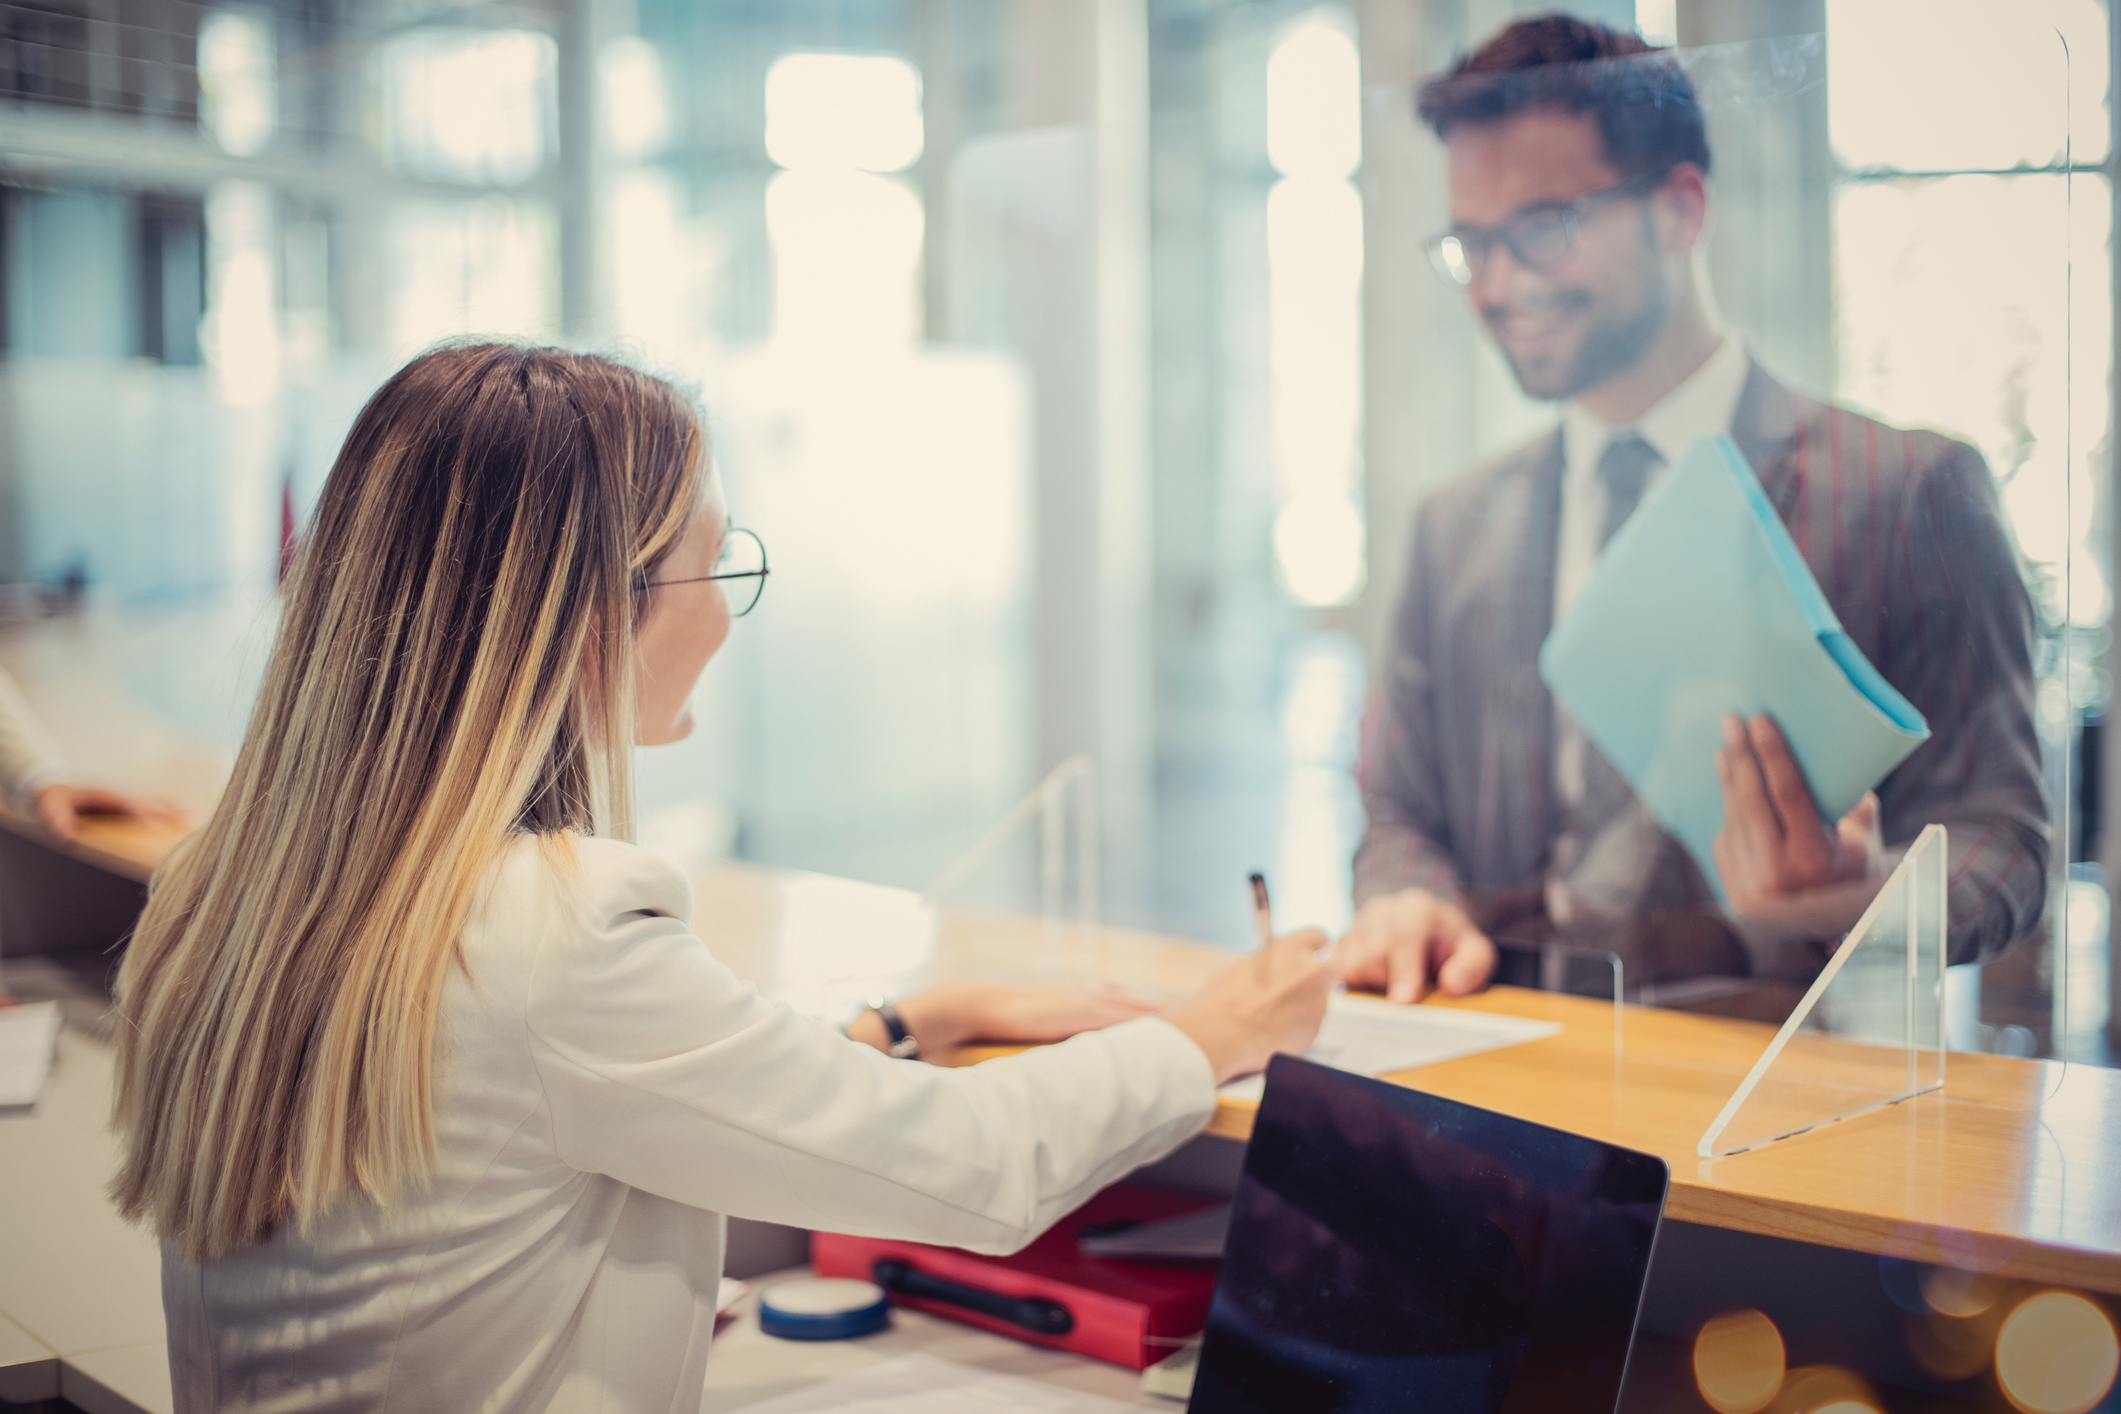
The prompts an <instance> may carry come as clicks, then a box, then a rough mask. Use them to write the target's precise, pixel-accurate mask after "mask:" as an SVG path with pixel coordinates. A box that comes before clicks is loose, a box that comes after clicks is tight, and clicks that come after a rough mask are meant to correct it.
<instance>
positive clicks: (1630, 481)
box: [1598, 432, 1664, 549]
mask: <svg viewBox="0 0 2121 1414" xmlns="http://www.w3.org/2000/svg"><path fill="white" fill-rule="evenodd" d="M1663 465H1664V458H1663V457H1660V456H1658V455H1657V449H1656V448H1655V447H1652V446H1651V445H1650V444H1649V443H1648V442H1645V441H1643V440H1642V438H1641V437H1640V436H1639V435H1637V434H1636V433H1633V432H1622V433H1619V434H1617V435H1616V436H1615V437H1614V438H1613V440H1612V441H1610V442H1608V443H1606V448H1605V451H1604V453H1603V454H1601V455H1600V456H1599V458H1598V481H1599V484H1600V485H1602V486H1603V487H1605V520H1604V522H1603V523H1602V524H1601V525H1600V526H1599V527H1598V547H1599V548H1600V549H1604V548H1605V543H1606V541H1608V540H1611V539H1612V538H1613V532H1614V531H1616V530H1618V529H1620V523H1621V522H1622V521H1624V520H1626V519H1627V518H1628V517H1629V516H1630V515H1633V514H1634V512H1635V507H1636V505H1637V503H1638V502H1640V501H1641V500H1642V488H1643V487H1645V486H1647V485H1649V484H1650V474H1651V473H1652V472H1654V471H1656V470H1657V468H1658V467H1660V466H1663Z"/></svg>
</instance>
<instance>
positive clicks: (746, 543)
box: [633, 526, 766, 619]
mask: <svg viewBox="0 0 2121 1414" xmlns="http://www.w3.org/2000/svg"><path fill="white" fill-rule="evenodd" d="M710 579H720V580H735V581H738V582H737V583H734V584H731V585H730V586H729V587H728V588H726V589H724V590H723V591H722V592H723V593H724V594H725V595H727V596H728V598H729V614H730V617H732V618H738V619H740V618H742V617H744V615H746V614H748V613H750V612H751V611H752V609H753V608H754V607H755V606H756V605H757V604H758V602H759V595H760V594H762V593H764V592H765V589H766V543H765V542H764V541H763V540H760V539H759V538H758V536H756V535H754V534H752V533H751V532H750V531H748V530H745V529H743V528H741V527H739V526H731V527H730V528H729V533H728V534H726V535H724V536H723V537H722V554H721V558H719V559H717V560H716V561H715V562H714V573H713V574H698V575H694V576H693V577H692V578H690V579H650V580H643V581H641V582H640V583H638V584H636V585H634V586H633V587H634V588H635V589H661V588H662V587H663V586H664V585H667V584H704V583H705V582H706V581H708V580H710Z"/></svg>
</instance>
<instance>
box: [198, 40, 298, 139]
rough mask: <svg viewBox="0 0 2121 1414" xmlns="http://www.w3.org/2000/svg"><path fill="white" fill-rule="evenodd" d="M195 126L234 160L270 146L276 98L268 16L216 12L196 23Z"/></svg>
mask: <svg viewBox="0 0 2121 1414" xmlns="http://www.w3.org/2000/svg"><path fill="white" fill-rule="evenodd" d="M199 126H200V127H202V128H204V129H205V130H206V133H207V135H208V136H209V137H211V138H212V139H213V140H214V141H215V142H217V143H219V144H220V146H221V150H222V151H224V152H230V153H234V154H235V155H236V156H238V157H250V156H253V155H255V154H257V153H260V152H263V151H264V150H265V149H266V148H267V147H268V146H270V145H271V143H272V140H273V137H274V135H275V134H277V133H278V132H279V130H280V97H279V77H278V65H277V61H276V57H275V53H274V46H273V32H272V17H271V16H270V15H268V14H262V13H259V12H257V11H253V10H216V11H214V12H213V13H212V14H209V15H208V16H207V17H206V18H205V19H204V20H202V21H201V22H200V24H199Z"/></svg>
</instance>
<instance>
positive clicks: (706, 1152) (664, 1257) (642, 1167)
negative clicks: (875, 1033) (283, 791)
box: [162, 838, 1215, 1414]
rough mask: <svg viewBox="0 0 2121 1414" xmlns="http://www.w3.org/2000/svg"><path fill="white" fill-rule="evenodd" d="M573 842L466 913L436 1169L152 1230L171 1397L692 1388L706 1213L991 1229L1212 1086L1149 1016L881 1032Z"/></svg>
mask: <svg viewBox="0 0 2121 1414" xmlns="http://www.w3.org/2000/svg"><path fill="white" fill-rule="evenodd" d="M565 853H566V851H565V850H555V849H554V848H553V847H552V846H550V845H545V846H541V845H540V844H539V843H538V842H537V841H535V840H532V839H528V838H526V839H522V840H519V841H517V842H516V843H515V844H514V845H513V846H512V847H511V848H510V850H509V852H508V855H507V857H506V859H505V860H504V861H503V863H502V865H501V867H500V870H499V872H498V874H497V876H496V878H495V880H494V882H493V885H492V887H491V888H490V890H489V891H488V892H487V894H486V895H485V896H484V898H483V899H482V901H481V903H480V905H479V906H478V908H477V909H476V910H475V912H474V916H473V918H472V920H471V922H470V925H469V927H468V928H467V929H466V931H465V934H464V944H463V960H464V964H465V966H464V968H463V969H461V970H458V971H455V972H453V974H452V977H451V980H450V982H449V984H448V986H447V990H446V993H445V997H444V1005H443V1013H442V1020H441V1027H440V1032H439V1049H438V1059H439V1065H438V1074H437V1081H436V1094H435V1119H436V1125H437V1128H438V1132H439V1141H440V1155H439V1163H438V1165H437V1167H436V1170H435V1173H434V1177H433V1180H432V1182H430V1183H428V1184H427V1185H426V1186H424V1187H423V1188H421V1189H420V1190H419V1191H417V1192H414V1193H412V1194H410V1195H408V1196H406V1197H405V1198H404V1199H403V1200H402V1201H401V1202H400V1203H399V1204H398V1205H397V1206H396V1207H395V1208H394V1209H392V1210H388V1211H386V1210H383V1209H380V1208H378V1207H377V1206H375V1205H374V1204H371V1203H367V1202H361V1203H357V1204H353V1205H350V1206H348V1207H346V1208H343V1209H341V1210H339V1211H335V1212H333V1213H331V1214H329V1215H327V1216H326V1217H324V1218H323V1219H322V1220H321V1221H319V1222H318V1223H317V1224H316V1225H315V1227H314V1228H313V1230H312V1231H311V1233H310V1234H309V1235H308V1236H303V1235H301V1234H299V1233H297V1232H295V1231H292V1230H283V1231H282V1232H281V1233H279V1234H278V1235H277V1236H276V1237H274V1238H273V1239H272V1240H270V1241H268V1242H266V1243H264V1244H262V1245H260V1246H258V1247H255V1248H251V1249H248V1250H246V1251H243V1252H239V1253H236V1254H235V1255H233V1256H230V1257H227V1258H225V1259H222V1260H220V1261H216V1262H213V1263H211V1264H208V1265H206V1266H204V1267H200V1266H194V1265H191V1264H188V1263H186V1262H184V1261H183V1260H182V1259H181V1258H179V1257H177V1256H176V1255H175V1254H174V1252H173V1251H171V1250H169V1249H167V1248H165V1250H164V1253H163V1263H162V1271H163V1277H162V1282H163V1289H162V1295H163V1305H164V1309H165V1310H166V1312H167V1314H168V1318H169V1351H170V1373H171V1376H172V1380H173V1384H174V1388H175V1394H176V1406H177V1409H178V1411H179V1414H205V1411H208V1410H283V1409H285V1410H296V1409H300V1410H382V1409H391V1410H451V1411H471V1410H510V1411H518V1410H520V1411H531V1410H600V1411H607V1414H621V1412H622V1411H624V1412H625V1414H632V1411H650V1410H653V1411H657V1412H658V1414H662V1411H678V1410H682V1411H688V1414H689V1411H692V1410H695V1409H697V1408H698V1407H699V1404H700V1401H701V1397H702V1387H703V1379H704V1373H705V1368H706V1362H707V1344H708V1338H709V1336H710V1335H711V1333H712V1331H713V1329H714V1308H715V1292H716V1288H717V1285H718V1281H719V1278H720V1275H721V1267H722V1215H723V1214H727V1213H734V1214H738V1215H741V1216H744V1217H749V1218H758V1219H764V1220H768V1221H772V1222H779V1223H789V1224H793V1225H795V1226H798V1227H806V1228H816V1229H826V1230H831V1231H839V1232H853V1233H862V1234H868V1235H873V1236H890V1237H901V1238H915V1239H920V1240H923V1241H929V1242H939V1243H949V1244H953V1245H956V1246H961V1247H969V1248H973V1249H975V1250H979V1251H987V1252H1007V1251H1011V1250H1014V1249H1015V1248H1017V1247H1020V1246H1022V1245H1023V1244H1024V1243H1026V1242H1028V1241H1030V1240H1031V1239H1032V1238H1033V1237H1035V1236H1036V1235H1037V1234H1038V1233H1040V1232H1041V1231H1043V1230H1044V1229H1045V1228H1046V1227H1048V1226H1049V1225H1051V1224H1052V1223H1053V1222H1054V1220H1056V1219H1057V1218H1059V1217H1061V1216H1062V1215H1063V1214H1065V1213H1067V1212H1068V1211H1069V1210H1070V1209H1072V1208H1074V1207H1076V1206H1077V1205H1078V1204H1080V1203H1082V1202H1083V1201H1085V1200H1086V1199H1087V1198H1089V1197H1090V1196H1091V1194H1093V1193H1095V1192H1096V1191H1097V1190H1098V1189H1099V1188H1100V1187H1102V1186H1103V1185H1105V1184H1107V1183H1110V1182H1112V1181H1113V1180H1114V1179H1116V1178H1118V1177H1119V1176H1121V1175H1122V1174H1124V1173H1126V1172H1127V1171H1128V1170H1129V1169H1132V1168H1134V1167H1135V1166H1137V1165H1140V1164H1143V1163H1147V1162H1150V1161H1152V1160H1154V1159H1156V1158H1159V1157H1161V1156H1162V1155H1163V1154H1165V1153H1167V1152H1168V1151H1170V1150H1171V1149H1172V1148H1173V1147H1175V1146H1176V1145H1177V1144H1178V1143H1180V1142H1181V1141H1182V1140H1184V1139H1186V1138H1187V1137H1188V1136H1190V1135H1192V1134H1193V1133H1195V1132H1196V1131H1198V1130H1199V1129H1200V1128H1201V1126H1202V1125H1203V1124H1204V1123H1205V1122H1206V1120H1207V1117H1208V1115H1209V1113H1210V1112H1211V1111H1212V1109H1213V1108H1214V1102H1215V1089H1214V1079H1213V1076H1212V1075H1211V1074H1210V1071H1209V1068H1208V1063H1207V1060H1206V1058H1205V1057H1204V1056H1203V1055H1202V1054H1201V1052H1200V1050H1199V1048H1198V1047H1196V1046H1195V1045H1194V1044H1193V1043H1192V1042H1191V1041H1190V1040H1188V1039H1187V1038H1186V1037H1185V1036H1184V1035H1183V1034H1181V1033H1180V1032H1179V1031H1178V1030H1177V1029H1176V1028H1174V1027H1172V1026H1170V1025H1169V1024H1167V1023H1165V1022H1163V1021H1160V1020H1155V1019H1144V1020H1139V1021H1130V1022H1128V1023H1126V1024H1124V1025H1121V1026H1115V1027H1113V1028H1111V1029H1110V1030H1107V1031H1100V1032H1095V1033H1091V1034H1087V1035H1083V1036H1078V1037H1076V1038H1075V1039H1073V1040H1071V1041H1068V1042H1066V1043H1064V1044H1062V1045H1057V1046H1047V1047H1042V1048H1040V1049H1037V1050H1034V1051H1030V1052H1027V1053H1025V1054H1023V1055H1019V1056H1011V1057H1008V1058H1005V1059H1002V1060H996V1061H991V1062H988V1063H987V1064H985V1065H980V1066H975V1067H971V1068H969V1069H960V1070H951V1069H943V1068H940V1067H936V1066H929V1065H922V1064H919V1063H918V1062H908V1061H895V1060H891V1059H888V1058H887V1057H885V1056H883V1055H881V1054H879V1053H878V1052H876V1051H875V1050H872V1049H870V1048H869V1047H867V1046H863V1045H859V1044H856V1043H855V1042H852V1041H849V1040H847V1039H846V1038H845V1037H844V1036H842V1035H841V1034H840V1033H839V1032H838V1031H836V1030H834V1029H833V1028H832V1027H831V1026H829V1025H825V1024H823V1023H820V1022H818V1021H814V1020H811V1019H809V1018H806V1017H803V1016H799V1015H797V1014H796V1013H795V1012H793V1011H791V1010H789V1009H788V1008H787V1007H786V1006H783V1005H776V1004H774V1003H771V1002H768V1001H766V1000H764V999H763V998H761V997H760V996H759V994H758V992H757V991H756V990H754V989H753V988H752V987H751V986H750V985H749V984H747V983H745V982H741V981H739V980H738V979H737V978H736V976H735V975H734V974H732V973H731V972H730V971H729V969H728V968H726V967H724V966H723V965H722V964H721V963H719V962H717V961H715V959H714V958H713V956H712V955H710V954H709V952H708V951H707V948H706V946H705V945H704V944H702V943H701V942H700V940H699V939H698V938H696V937H694V936H693V935H692V933H691V932H690V931H689V930H688V929H687V927H686V920H687V919H688V918H689V917H690V916H691V912H692V897H691V890H690V888H689V887H688V886H687V884H686V882H685V879H684V877H683V876H682V875H681V874H679V873H678V872H677V871H676V870H675V869H673V868H672V867H670V866H669V865H668V864H666V863H664V862H663V861H661V860H660V859H658V858H657V857H656V856H654V855H651V854H649V853H647V852H646V851H644V850H641V849H637V848H635V847H633V846H631V845H627V844H623V843H619V842H616V841H611V840H597V839H579V840H575V841H574V842H573V849H572V854H573V862H572V864H571V865H570V864H569V863H568V862H567V861H566V860H565V859H564V857H562V856H564V855H565ZM290 1227H291V1225H290Z"/></svg>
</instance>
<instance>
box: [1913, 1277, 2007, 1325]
mask: <svg viewBox="0 0 2121 1414" xmlns="http://www.w3.org/2000/svg"><path fill="white" fill-rule="evenodd" d="M1921 1285H1922V1299H1923V1301H1925V1302H1926V1303H1928V1305H1929V1308H1930V1309H1931V1310H1933V1311H1936V1312H1938V1313H1940V1314H1942V1315H1946V1316H1958V1317H1960V1318H1962V1319H1963V1318H1965V1317H1968V1316H1978V1315H1980V1314H1981V1313H1982V1312H1983V1311H1986V1310H1987V1309H1988V1308H1989V1307H1991V1306H1993V1305H1995V1304H1996V1289H1995V1288H1994V1287H1993V1286H1991V1285H1989V1283H1988V1282H1987V1281H1985V1280H1984V1279H1982V1278H1981V1277H1979V1276H1977V1275H1975V1274H1974V1273H1973V1272H1969V1271H1963V1270H1961V1269H1960V1268H1958V1267H1931V1268H1929V1269H1928V1270H1927V1271H1925V1272H1923V1274H1922V1281H1921Z"/></svg>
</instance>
